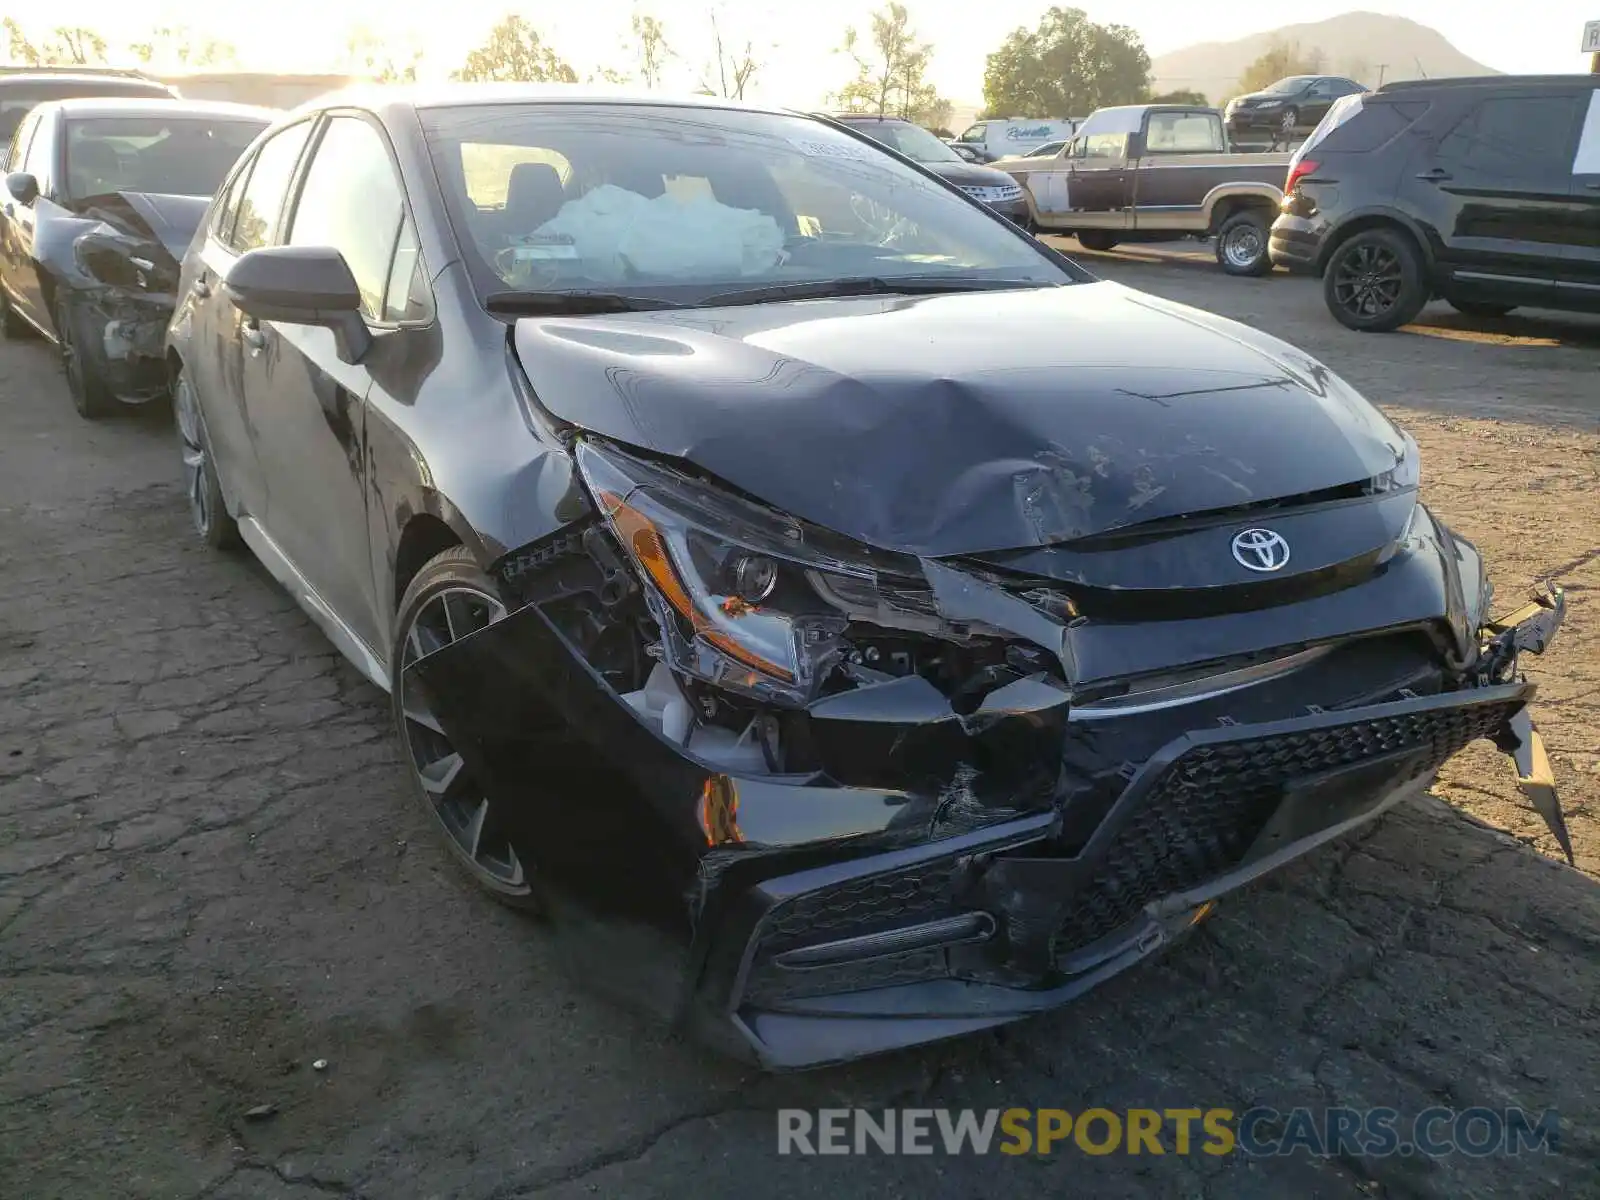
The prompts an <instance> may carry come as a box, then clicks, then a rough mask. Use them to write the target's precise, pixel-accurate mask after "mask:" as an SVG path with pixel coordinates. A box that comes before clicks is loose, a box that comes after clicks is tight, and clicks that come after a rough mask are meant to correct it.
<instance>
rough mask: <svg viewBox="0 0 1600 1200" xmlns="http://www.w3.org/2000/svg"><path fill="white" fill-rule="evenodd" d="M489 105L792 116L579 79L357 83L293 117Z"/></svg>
mask: <svg viewBox="0 0 1600 1200" xmlns="http://www.w3.org/2000/svg"><path fill="white" fill-rule="evenodd" d="M491 104H548V105H552V106H554V105H558V104H629V105H649V106H652V107H656V108H701V109H704V108H721V109H733V110H737V111H742V112H764V113H772V114H784V115H789V116H794V115H803V114H796V113H795V112H794V110H792V109H786V108H776V107H773V106H770V105H762V104H751V103H749V102H747V101H743V100H726V99H723V98H722V97H720V96H702V95H676V94H673V93H671V92H650V91H644V90H642V89H639V88H619V87H607V86H605V85H595V84H584V83H424V84H415V83H414V84H399V85H394V84H357V85H355V86H352V87H348V88H342V89H340V90H338V91H335V92H327V93H325V94H323V95H321V96H317V97H315V98H313V99H311V100H308V101H306V102H305V103H304V104H302V105H300V106H299V107H298V108H296V109H295V110H294V112H295V114H296V115H299V114H303V113H312V112H320V111H322V110H324V109H329V108H344V107H349V108H365V109H370V110H372V111H375V112H376V111H381V110H384V109H388V108H397V109H398V108H411V109H431V108H457V107H462V106H467V105H491Z"/></svg>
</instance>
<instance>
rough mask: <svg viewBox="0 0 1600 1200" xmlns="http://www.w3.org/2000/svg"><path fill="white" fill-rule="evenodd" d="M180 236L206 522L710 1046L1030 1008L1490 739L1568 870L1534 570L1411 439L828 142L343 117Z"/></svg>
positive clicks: (509, 105) (186, 357) (634, 111)
mask: <svg viewBox="0 0 1600 1200" xmlns="http://www.w3.org/2000/svg"><path fill="white" fill-rule="evenodd" d="M247 214H248V216H249V219H250V221H251V222H252V223H251V226H250V232H249V236H248V238H244V237H241V235H240V230H241V228H242V227H243V226H244V225H245V223H246V217H247ZM206 230H207V232H206V235H205V236H204V237H203V238H201V239H197V241H196V244H195V246H194V248H193V249H192V250H191V253H190V256H189V258H188V260H187V262H186V264H185V267H184V277H183V285H182V288H181V289H180V291H181V294H182V295H183V296H184V300H183V303H182V305H181V306H180V308H179V310H178V313H177V315H176V317H175V319H174V322H173V325H172V330H171V334H170V368H171V372H172V376H171V378H172V388H173V399H174V404H175V407H176V414H177V424H178V428H179V431H180V434H181V439H182V452H183V462H184V468H185V484H186V488H187V493H188V496H189V504H190V508H191V511H192V515H193V518H194V522H195V526H196V528H197V530H198V531H199V532H200V534H201V535H202V536H203V537H205V538H206V539H207V540H208V541H209V542H211V543H212V544H213V545H216V546H219V547H220V546H226V545H228V544H230V543H233V542H236V541H239V540H242V541H243V542H244V543H246V544H247V545H248V546H249V548H250V549H251V550H252V551H253V552H254V553H255V554H256V555H257V556H258V557H259V558H260V559H261V561H262V562H263V563H264V564H265V565H266V566H267V567H268V568H269V569H270V570H271V571H272V572H273V573H274V574H275V575H276V576H277V577H278V579H280V580H281V581H282V582H283V583H284V584H285V585H286V586H287V587H288V588H289V589H290V590H291V591H292V592H293V594H294V595H295V596H296V598H297V599H298V600H299V601H300V603H301V604H302V606H303V607H304V608H305V610H306V611H307V612H308V613H309V614H311V616H312V617H313V618H314V619H315V620H317V621H318V622H319V623H320V625H321V626H322V628H323V629H324V630H326V631H327V633H328V634H329V636H330V637H331V638H332V640H333V641H334V642H335V643H336V644H337V645H338V646H339V648H340V649H341V650H342V651H343V652H344V653H345V654H346V655H347V656H348V657H349V658H350V660H351V661H352V662H353V663H355V664H356V665H357V666H358V667H359V668H360V669H361V670H362V671H363V672H365V673H366V675H367V676H368V677H369V678H370V679H371V680H372V681H373V682H374V683H376V684H377V685H378V686H380V687H382V688H384V689H386V690H387V691H388V692H389V693H390V695H391V697H392V703H393V714H394V721H395V726H396V729H397V732H398V736H399V740H400V744H401V746H402V748H403V752H404V760H405V762H406V763H407V765H408V767H409V769H410V772H411V777H412V779H413V782H414V786H415V791H416V795H417V797H418V798H419V800H420V801H421V803H422V804H423V805H424V807H425V809H426V811H427V812H428V813H429V814H430V815H431V817H432V819H433V820H434V821H435V822H436V824H437V827H438V829H439V831H440V832H441V833H442V834H443V837H444V843H445V845H447V846H448V847H449V848H450V850H451V851H452V852H453V854H454V855H455V857H456V858H457V859H458V860H459V861H460V862H461V864H462V865H463V866H464V867H465V868H466V870H467V871H469V872H470V873H471V875H472V877H473V878H474V879H475V880H476V881H477V882H478V883H479V884H480V885H481V886H483V887H484V888H485V889H487V890H488V891H490V892H491V893H493V894H494V895H495V896H497V897H498V898H500V899H501V900H503V901H505V902H506V903H509V904H512V905H516V906H523V907H530V908H531V907H540V908H543V909H544V910H545V911H546V912H547V913H548V914H549V915H550V917H551V918H552V921H551V924H552V925H553V927H554V929H555V930H556V931H557V932H558V933H559V934H561V935H564V937H565V938H566V940H567V944H568V945H569V946H570V947H571V948H572V950H573V951H574V956H575V957H576V958H577V959H578V960H579V962H580V964H581V965H582V967H583V968H584V969H585V970H587V971H588V972H589V973H590V974H591V976H592V978H594V979H595V980H596V981H598V982H600V983H602V984H603V985H606V986H608V987H609V988H612V989H614V990H616V991H618V992H621V993H622V994H625V995H628V996H631V997H633V998H635V999H637V1000H640V1001H642V1002H644V1003H647V1004H649V1005H651V1006H654V1007H657V1008H659V1009H661V1010H663V1011H664V1012H665V1013H667V1014H668V1015H669V1016H670V1017H672V1018H673V1019H674V1020H676V1021H679V1022H681V1023H682V1024H684V1025H685V1026H687V1027H690V1028H693V1029H695V1030H696V1031H698V1032H700V1033H702V1034H704V1035H706V1036H707V1037H709V1038H710V1039H712V1040H713V1041H714V1042H715V1043H717V1044H718V1045H721V1046H723V1047H725V1048H728V1049H730V1050H733V1051H735V1052H738V1053H742V1054H746V1055H748V1056H751V1057H753V1058H755V1059H756V1060H758V1061H760V1062H761V1063H763V1064H765V1065H767V1066H770V1067H800V1066H809V1065H815V1064H818V1063H824V1062H831V1061H838V1060H841V1059H847V1058H851V1057H853V1056H857V1055H861V1054H866V1053H871V1052H876V1051H881V1050H885V1049H888V1048H891V1047H895V1046H902V1045H908V1044H912V1043H918V1042H923V1041H928V1040H932V1039H936V1038H943V1037H948V1036H951V1035H954V1034H959V1033H962V1032H964V1031H970V1030H977V1029H982V1028H985V1027H989V1026H993V1025H996V1024H1000V1023H1003V1022H1007V1021H1012V1020H1016V1019H1018V1018H1021V1017H1025V1016H1027V1015H1029V1014H1032V1013H1037V1012H1040V1011H1043V1010H1046V1009H1050V1008H1053V1007H1055V1006H1058V1005H1060V1004H1062V1003H1064V1002H1066V1001H1067V1000H1069V999H1071V998H1072V997H1074V996H1077V995H1078V994H1080V993H1082V992H1084V991H1085V990H1086V989H1088V988H1091V987H1093V986H1094V985H1096V984H1097V983H1099V982H1101V981H1103V980H1105V979H1107V978H1108V977H1110V976H1112V975H1114V974H1116V973H1118V972H1120V971H1122V970H1125V969H1127V968H1128V967H1130V966H1132V965H1133V964H1135V963H1137V962H1139V961H1140V960H1142V959H1144V958H1145V957H1147V956H1149V955H1151V954H1153V953H1155V952H1156V951H1158V950H1159V949H1161V948H1162V947H1163V946H1165V945H1167V944H1168V943H1170V942H1171V941H1172V940H1173V939H1174V938H1176V937H1178V936H1180V935H1181V934H1182V933H1183V931H1184V930H1185V929H1187V928H1189V927H1190V926H1192V925H1193V924H1194V923H1195V922H1196V921H1197V920H1198V919H1199V918H1200V917H1201V916H1202V915H1203V914H1204V913H1205V912H1206V911H1208V910H1209V908H1210V906H1211V905H1212V904H1213V902H1214V901H1215V899H1216V898H1217V897H1218V896H1220V895H1222V894H1223V893H1225V892H1228V891H1230V890H1232V889H1235V888H1238V887H1239V886H1241V885H1242V884H1244V883H1246V882H1247V881H1249V880H1251V879H1253V878H1256V877H1258V876H1260V875H1261V874H1263V873H1264V872H1267V871H1269V870H1272V869H1273V868H1275V867H1277V866H1279V865H1281V864H1283V863H1285V862H1287V861H1289V860H1290V859H1293V858H1295V857H1296V856H1298V855H1301V854H1304V853H1306V852H1307V851H1309V850H1311V849H1312V848H1313V847H1315V846H1317V845H1319V844H1321V843H1323V842H1325V841H1327V840H1328V839H1330V838H1333V837H1335V836H1337V835H1339V834H1340V833H1342V832H1344V831H1346V830H1349V829H1351V828H1353V827H1355V826H1356V825H1358V824H1360V823H1362V822H1365V821H1369V820H1371V819H1372V818H1374V817H1375V816H1377V815H1378V814H1379V813H1381V812H1383V811H1384V810H1385V809H1387V808H1388V807H1390V806H1391V805H1393V804H1395V803H1397V802H1399V801H1401V800H1403V799H1405V798H1407V797H1409V796H1412V795H1415V794H1416V793H1418V792H1420V791H1421V790H1423V789H1424V788H1426V787H1427V786H1428V784H1429V782H1430V780H1431V779H1432V778H1433V776H1434V773H1435V772H1436V770H1437V769H1438V767H1439V766H1440V765H1441V764H1442V763H1443V762H1444V761H1445V760H1446V759H1448V758H1449V757H1450V756H1451V755H1453V754H1454V753H1455V752H1456V751H1458V750H1460V749H1461V748H1462V747H1463V746H1465V745H1466V744H1467V743H1469V742H1471V741H1473V740H1475V739H1478V738H1488V739H1492V740H1493V741H1494V742H1496V743H1497V744H1498V745H1499V746H1500V747H1501V748H1502V749H1504V750H1505V751H1506V752H1507V754H1508V755H1509V756H1510V757H1511V758H1512V762H1513V767H1514V769H1515V771H1516V773H1517V775H1518V777H1519V778H1520V779H1521V780H1522V782H1523V785H1524V789H1525V791H1526V793H1527V795H1528V797H1529V799H1530V801H1531V802H1532V803H1533V804H1535V805H1536V806H1537V807H1538V809H1539V811H1540V812H1541V813H1542V814H1543V815H1544V817H1545V819H1546V820H1547V821H1548V822H1549V823H1550V825H1551V828H1552V830H1553V831H1554V832H1555V833H1556V835H1557V837H1558V838H1559V839H1560V840H1561V842H1562V844H1563V845H1565V844H1566V832H1565V828H1564V825H1563V822H1562V817H1561V812H1560V808H1559V806H1558V804H1557V801H1556V797H1555V792H1554V788H1553V785H1552V783H1551V779H1550V773H1549V766H1548V763H1547V761H1546V759H1545V755H1544V751H1543V748H1542V745H1541V743H1540V740H1539V736H1538V734H1537V733H1536V732H1535V731H1534V729H1533V726H1532V724H1531V722H1530V720H1529V702H1530V700H1531V699H1532V696H1533V686H1532V685H1531V684H1529V683H1528V682H1526V681H1525V680H1524V678H1523V676H1522V675H1521V673H1520V672H1519V659H1520V656H1521V655H1522V654H1523V653H1524V652H1532V653H1538V652H1541V651H1543V650H1544V648H1545V646H1546V645H1547V644H1548V643H1549V641H1550V639H1551V637H1552V636H1553V635H1554V634H1555V632H1556V629H1557V627H1558V625H1559V624H1560V622H1561V618H1562V615H1563V600H1562V596H1561V593H1560V591H1559V590H1558V589H1554V588H1545V589H1541V590H1540V591H1539V592H1538V593H1537V594H1536V595H1535V596H1534V598H1533V599H1532V600H1530V601H1529V602H1528V603H1527V604H1526V605H1525V606H1524V607H1523V608H1521V609H1519V610H1518V611H1517V612H1515V613H1514V614H1512V615H1510V616H1509V617H1506V618H1503V619H1499V620H1496V619H1495V618H1494V617H1493V616H1492V615H1491V595H1490V588H1489V584H1488V581H1487V576H1486V574H1485V571H1484V569H1483V565H1482V563H1481V562H1480V560H1479V556H1478V554H1477V552H1476V550H1474V548H1473V547H1472V545H1471V544H1470V543H1469V542H1467V541H1466V540H1464V539H1462V538H1460V537H1458V536H1456V535H1455V534H1453V533H1452V532H1451V531H1450V530H1449V529H1447V528H1446V527H1445V526H1444V525H1443V524H1441V523H1440V522H1439V521H1438V520H1436V519H1435V518H1434V517H1433V516H1432V514H1430V513H1429V511H1428V510H1427V508H1426V507H1424V506H1423V505H1422V504H1421V503H1420V502H1419V500H1418V486H1419V480H1420V479H1421V474H1422V467H1421V464H1420V462H1419V461H1418V452H1417V447H1416V444H1415V443H1414V442H1413V441H1412V440H1411V438H1410V437H1408V436H1407V435H1406V434H1404V433H1403V432H1402V431H1400V430H1399V429H1397V428H1396V427H1395V426H1394V425H1393V424H1391V423H1390V422H1389V421H1388V420H1387V419H1386V418H1385V417H1384V416H1383V415H1382V414H1381V413H1379V412H1378V410H1377V409H1375V408H1374V407H1373V406H1372V405H1370V404H1368V403H1367V402H1366V401H1365V400H1363V399H1362V398H1361V397H1360V396H1359V395H1357V394H1356V393H1355V392H1354V391H1353V390H1352V389H1351V388H1350V387H1349V386H1348V385H1347V384H1345V383H1344V382H1342V381H1341V380H1340V379H1339V378H1338V377H1337V376H1335V375H1334V374H1333V373H1332V372H1331V371H1329V370H1328V369H1327V368H1326V367H1325V366H1323V365H1322V364H1321V363H1319V362H1316V361H1315V360H1313V359H1311V358H1309V357H1308V356H1307V355H1305V354H1303V353H1301V352H1300V351H1297V350H1295V349H1294V348H1293V347H1291V346H1288V345H1285V344H1284V343H1282V342H1279V341H1277V340H1275V339H1273V338H1271V337H1268V336H1266V335H1264V334H1261V333H1259V332H1256V331H1254V330H1251V329H1248V328H1245V327H1243V326H1240V325H1237V324H1235V323H1233V322H1230V321H1225V320H1221V319H1219V318H1216V317H1213V316H1210V315H1208V314H1206V313H1203V312H1199V311H1196V310H1194V309H1190V308H1185V307H1183V306H1181V305H1177V304H1172V303H1168V302H1165V301H1163V300H1159V299H1156V298H1154V297H1151V296H1147V295H1143V294H1141V293H1139V292H1136V291H1132V290H1130V289H1128V288H1125V287H1121V286H1119V285H1117V284H1114V283H1109V282H1102V281H1098V280H1096V279H1094V278H1092V277H1091V276H1089V275H1088V274H1087V273H1085V272H1084V271H1083V270H1081V269H1080V268H1078V267H1077V266H1075V265H1074V264H1073V263H1072V262H1070V261H1069V260H1067V259H1065V258H1063V257H1061V256H1060V255H1058V254H1056V253H1054V252H1053V251H1051V250H1050V249H1048V248H1047V247H1045V246H1043V245H1041V244H1040V243H1038V242H1036V241H1034V240H1033V239H1031V238H1029V237H1027V236H1026V235H1025V234H1022V233H1021V232H1019V231H1018V230H1017V229H1015V228H1014V227H1013V226H1012V225H1011V224H1010V223H1008V222H1007V221H1005V220H1004V219H1002V218H1000V217H997V216H995V215H994V214H993V213H990V212H988V211H986V210H985V209H984V208H983V207H982V206H980V205H978V204H977V203H975V202H973V201H972V200H971V199H969V198H967V197H965V196H963V195H962V194H961V193H960V192H959V191H957V190H956V189H954V188H952V187H951V186H950V185H948V184H947V183H945V182H944V181H942V180H940V179H939V178H937V177H936V176H933V175H931V174H929V173H927V172H925V171H923V170H921V169H919V168H918V167H917V166H916V165H915V164H912V163H909V162H906V161H903V160H900V159H898V158H896V157H894V156H890V155H885V154H883V153H881V152H879V151H878V150H877V149H875V148H874V147H873V146H872V145H871V143H869V142H867V141H865V140H864V139H862V138H861V137H859V136H858V135H856V134H855V133H853V132H852V131H850V130H848V129H846V128H843V127H841V126H838V125H835V124H833V123H831V122H829V121H827V120H823V119H816V118H807V117H802V116H797V115H792V114H787V113H782V112H774V111H763V110H758V109H752V108H746V107H739V106H734V105H730V104H726V103H722V102H717V101H706V102H704V103H667V102H663V101H660V100H639V101H631V102H630V101H622V100H617V99H614V98H613V99H604V98H595V97H590V96H585V95H583V94H573V93H572V92H571V91H570V90H569V91H554V92H550V91H540V90H536V89H525V88H523V89H512V90H509V91H506V92H493V91H490V92H485V91H481V90H472V91H463V90H445V91H442V92H438V93H431V94H426V93H418V94H413V93H403V94H392V93H391V94H382V93H380V94H378V95H377V96H375V97H367V98H363V97H361V96H347V97H340V98H333V99H330V100H329V101H327V102H326V103H325V104H323V105H319V106H313V107H311V108H308V109H306V110H304V111H302V112H299V113H297V114H295V115H294V116H293V117H292V118H291V119H290V120H288V121H286V122H285V123H284V124H282V125H281V126H279V127H278V128H276V129H275V130H274V131H272V132H271V133H270V134H269V135H268V136H267V137H265V138H264V139H262V141H261V142H260V143H259V144H258V145H257V146H256V147H255V149H254V150H253V151H252V152H251V154H250V155H249V156H247V158H246V160H245V161H244V162H243V163H241V165H240V166H239V168H238V169H237V170H236V171H235V172H234V175H233V178H232V180H231V181H230V182H229V183H228V184H227V185H226V186H225V187H224V189H223V191H222V194H221V198H219V200H218V201H217V202H216V203H215V204H214V205H213V209H212V213H211V215H210V217H209V218H208V222H207V225H206ZM373 818H374V820H380V819H381V814H373Z"/></svg>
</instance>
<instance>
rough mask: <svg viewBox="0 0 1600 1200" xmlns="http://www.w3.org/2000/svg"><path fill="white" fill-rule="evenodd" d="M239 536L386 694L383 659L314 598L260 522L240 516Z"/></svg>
mask: <svg viewBox="0 0 1600 1200" xmlns="http://www.w3.org/2000/svg"><path fill="white" fill-rule="evenodd" d="M239 536H240V537H241V538H243V539H244V544H245V545H247V546H249V547H250V550H251V553H253V554H254V555H255V556H256V557H257V558H258V559H260V560H261V565H262V566H264V567H266V569H267V571H268V573H269V574H271V576H272V577H273V578H274V579H276V580H277V581H278V582H279V583H280V584H282V585H283V586H284V588H285V589H286V590H287V591H288V593H289V595H291V596H293V597H294V602H295V603H296V604H298V605H299V606H300V607H301V608H303V609H304V610H305V612H306V615H307V616H308V617H310V618H311V619H312V620H313V621H315V622H316V623H317V625H318V627H319V628H321V630H322V632H323V633H325V634H327V635H328V640H329V641H330V642H332V643H333V645H334V648H335V649H337V650H338V651H339V653H340V654H342V655H344V656H345V657H346V658H348V659H349V660H350V662H351V663H352V664H353V665H354V666H355V668H356V670H358V671H360V672H361V673H362V674H363V675H365V676H366V677H367V678H368V679H370V680H371V681H372V682H373V683H375V684H376V685H377V686H378V687H380V688H382V689H383V690H384V691H385V692H387V691H388V690H389V686H390V685H389V669H388V668H387V667H386V666H384V665H383V660H382V659H380V658H379V657H378V656H377V655H376V654H375V653H373V651H372V647H370V646H368V645H367V644H366V642H364V641H362V640H361V638H359V637H358V636H357V635H356V633H355V631H354V630H352V629H351V628H350V627H349V626H348V625H346V624H345V623H344V622H343V621H342V620H341V619H340V618H339V615H338V614H337V613H335V612H334V611H333V609H332V608H330V607H329V606H328V604H327V602H326V601H325V600H323V598H322V597H321V596H319V595H317V590H316V588H314V587H312V586H311V581H310V580H308V579H307V578H306V577H305V576H304V575H302V574H301V573H300V570H299V568H298V567H296V566H295V565H294V564H293V563H292V562H290V561H289V557H288V555H286V554H284V552H283V551H282V550H280V549H279V548H278V543H277V542H275V541H273V540H272V538H271V537H270V536H269V535H268V533H267V531H266V530H265V529H263V528H261V523H260V522H259V521H257V520H256V519H255V518H254V517H240V518H239Z"/></svg>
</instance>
